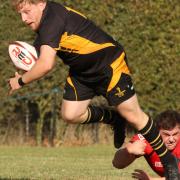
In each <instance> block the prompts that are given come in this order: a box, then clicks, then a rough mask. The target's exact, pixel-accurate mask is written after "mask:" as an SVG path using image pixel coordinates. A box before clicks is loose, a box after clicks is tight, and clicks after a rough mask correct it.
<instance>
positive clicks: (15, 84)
mask: <svg viewBox="0 0 180 180" xmlns="http://www.w3.org/2000/svg"><path fill="white" fill-rule="evenodd" d="M20 77H21V75H20V74H19V73H18V72H15V76H14V77H13V78H10V79H9V81H8V82H9V86H10V90H9V93H8V94H9V95H11V94H12V93H13V92H14V91H15V90H17V89H20V88H21V86H20V85H19V83H18V79H19V78H20Z"/></svg>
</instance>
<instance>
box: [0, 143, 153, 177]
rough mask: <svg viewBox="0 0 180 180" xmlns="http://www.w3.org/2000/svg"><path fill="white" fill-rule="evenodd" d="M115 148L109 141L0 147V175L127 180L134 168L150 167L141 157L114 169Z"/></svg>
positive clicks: (147, 168)
mask: <svg viewBox="0 0 180 180" xmlns="http://www.w3.org/2000/svg"><path fill="white" fill-rule="evenodd" d="M114 152H115V149H113V147H112V146H111V145H109V146H108V145H95V146H89V147H87V146H86V147H59V148H43V147H0V178H1V179H43V180H44V179H59V180H83V179H86V180H91V179H92V180H101V179H102V180H116V179H118V180H119V179H122V180H126V179H127V180H129V179H131V173H132V172H133V169H135V168H143V169H146V170H147V171H149V170H150V168H149V167H148V165H147V164H146V162H145V161H144V159H143V158H139V159H138V160H137V161H136V162H135V163H133V164H132V165H131V166H129V167H128V168H126V169H124V170H117V169H115V168H113V166H112V163H111V161H112V158H113V155H114ZM149 172H150V173H152V171H149Z"/></svg>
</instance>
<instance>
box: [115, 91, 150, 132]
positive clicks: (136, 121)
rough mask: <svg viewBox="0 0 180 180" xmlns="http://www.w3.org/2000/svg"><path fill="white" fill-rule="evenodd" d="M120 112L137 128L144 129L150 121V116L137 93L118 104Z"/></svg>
mask: <svg viewBox="0 0 180 180" xmlns="http://www.w3.org/2000/svg"><path fill="white" fill-rule="evenodd" d="M116 108H117V110H118V112H119V113H120V114H121V115H122V116H123V117H124V118H125V119H126V120H127V121H128V122H129V123H131V124H132V125H133V126H134V127H135V128H136V129H138V130H140V129H142V128H143V127H144V126H145V124H146V123H147V121H148V116H147V115H146V114H145V113H144V112H143V111H142V109H141V107H140V105H139V103H138V99H137V96H136V94H134V95H133V96H132V97H130V98H129V99H127V100H126V101H123V102H122V103H121V104H119V105H117V106H116Z"/></svg>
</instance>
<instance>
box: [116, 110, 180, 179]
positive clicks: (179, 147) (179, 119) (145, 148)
mask: <svg viewBox="0 0 180 180" xmlns="http://www.w3.org/2000/svg"><path fill="white" fill-rule="evenodd" d="M155 122H156V125H157V128H158V129H159V130H160V134H161V136H162V139H163V142H164V143H165V145H166V147H167V149H168V150H169V151H170V152H171V153H172V154H173V155H174V156H175V157H176V158H177V161H178V165H179V169H180V114H179V113H178V112H176V111H173V110H167V111H164V112H162V113H161V114H159V115H158V116H157V118H156V119H155ZM141 156H144V157H145V159H146V161H147V162H148V164H149V165H150V167H151V168H152V169H153V170H154V171H155V172H156V173H157V174H158V175H159V176H161V177H162V178H153V177H150V176H149V175H148V174H147V173H146V172H145V171H143V170H135V172H134V173H133V177H134V178H136V179H143V180H161V179H164V178H163V177H164V168H163V165H162V164H161V162H160V159H159V157H158V155H157V153H156V152H155V151H154V150H153V149H152V147H151V145H150V144H149V143H148V142H147V141H146V140H145V139H144V137H143V136H142V135H141V134H137V135H135V136H133V138H132V139H131V141H130V142H129V143H128V144H126V146H125V148H122V149H119V150H118V151H117V152H116V154H115V156H114V159H113V165H114V167H116V168H118V169H123V168H126V167H127V166H129V165H130V164H131V163H133V162H134V161H135V160H136V159H137V158H139V157H141Z"/></svg>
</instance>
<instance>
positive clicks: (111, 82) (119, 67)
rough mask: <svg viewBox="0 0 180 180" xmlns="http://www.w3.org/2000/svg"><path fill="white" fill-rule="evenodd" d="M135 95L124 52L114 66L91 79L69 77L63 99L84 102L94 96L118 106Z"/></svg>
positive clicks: (75, 76)
mask: <svg viewBox="0 0 180 180" xmlns="http://www.w3.org/2000/svg"><path fill="white" fill-rule="evenodd" d="M134 94H135V90H134V87H133V84H132V79H131V76H130V72H129V69H128V66H127V63H126V61H125V53H124V52H123V53H122V54H121V55H120V56H119V57H118V58H117V59H116V60H115V61H113V63H112V64H110V65H109V66H107V67H106V68H104V69H103V70H102V71H101V72H99V73H98V74H96V75H94V76H91V77H82V76H77V75H71V74H70V75H69V76H68V77H67V80H66V85H65V88H64V95H63V98H64V99H65V100H69V101H83V100H88V99H92V98H93V97H94V96H99V95H102V96H104V97H105V98H106V99H107V101H108V103H109V105H112V106H116V105H118V104H120V103H121V102H124V101H126V100H127V99H129V98H130V97H132V96H133V95H134Z"/></svg>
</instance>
